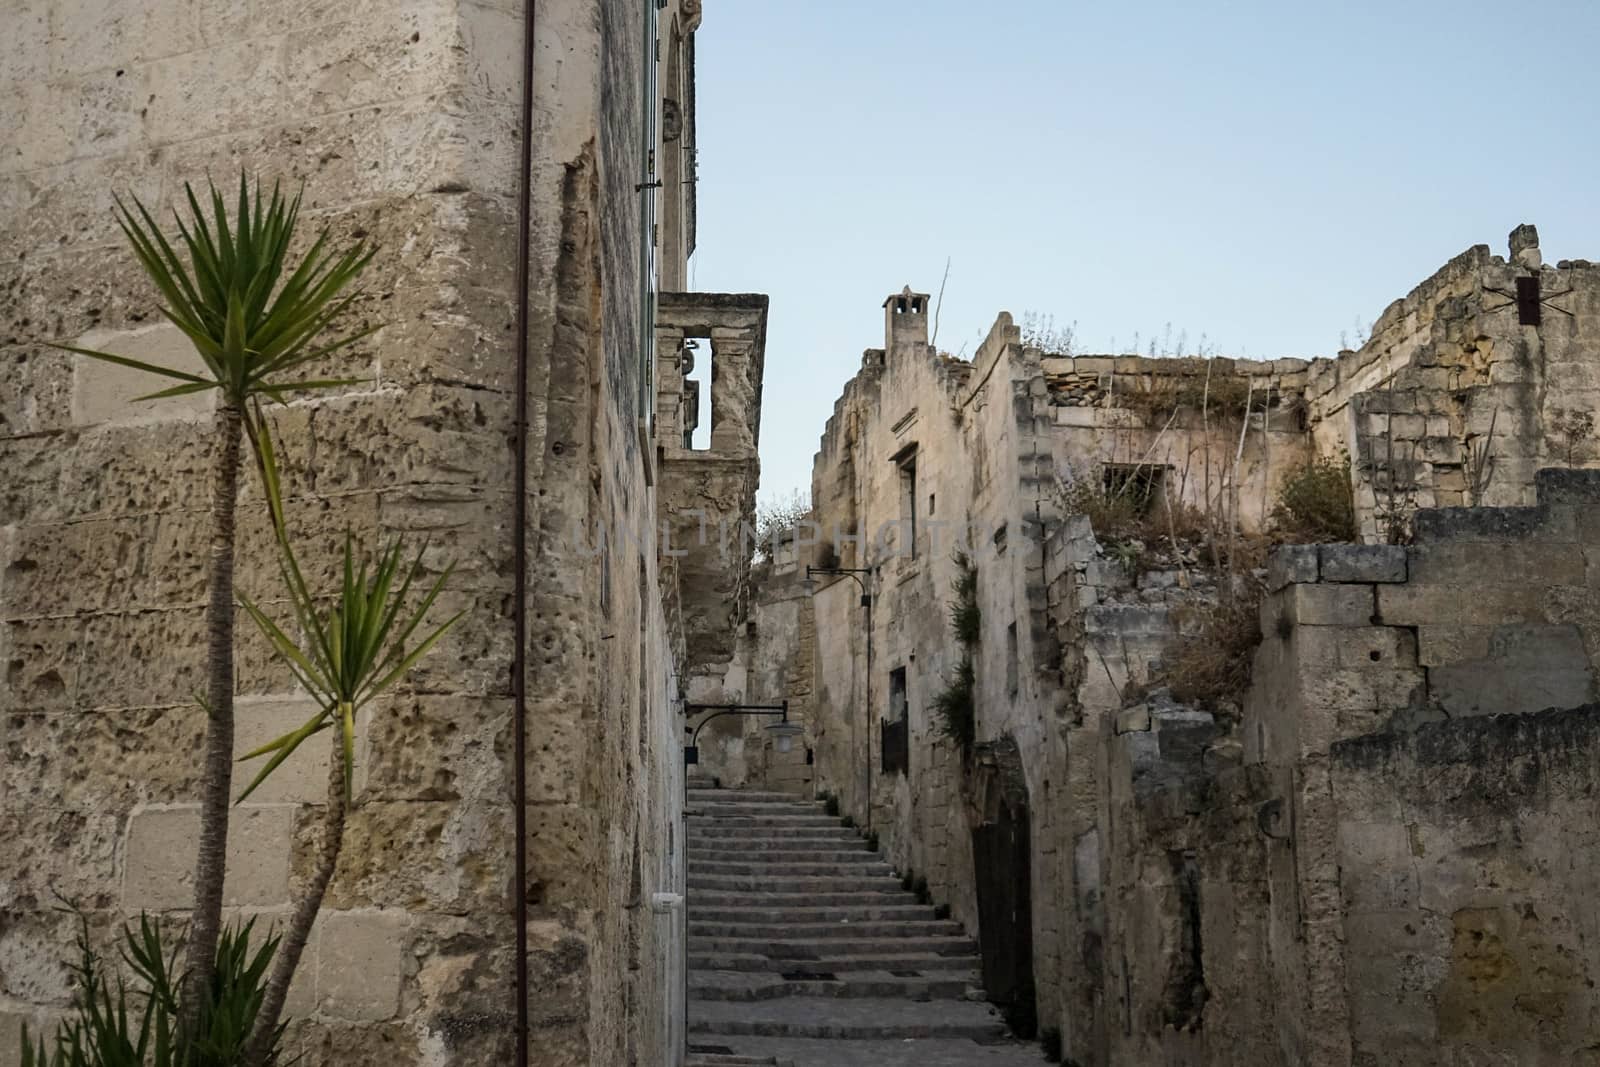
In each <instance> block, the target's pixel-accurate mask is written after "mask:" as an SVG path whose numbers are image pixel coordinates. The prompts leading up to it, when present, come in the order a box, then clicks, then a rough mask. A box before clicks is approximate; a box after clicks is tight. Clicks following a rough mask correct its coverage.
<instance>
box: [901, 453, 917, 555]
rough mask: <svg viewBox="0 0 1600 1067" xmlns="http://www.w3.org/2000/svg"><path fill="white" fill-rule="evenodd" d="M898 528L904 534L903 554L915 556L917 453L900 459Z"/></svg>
mask: <svg viewBox="0 0 1600 1067" xmlns="http://www.w3.org/2000/svg"><path fill="white" fill-rule="evenodd" d="M900 529H901V532H903V533H904V534H905V537H906V543H905V546H904V547H905V554H906V555H907V556H909V557H911V558H912V559H915V558H916V557H917V454H916V452H915V450H913V451H912V452H911V453H910V454H909V455H907V456H906V457H905V458H904V459H902V460H901V461H900Z"/></svg>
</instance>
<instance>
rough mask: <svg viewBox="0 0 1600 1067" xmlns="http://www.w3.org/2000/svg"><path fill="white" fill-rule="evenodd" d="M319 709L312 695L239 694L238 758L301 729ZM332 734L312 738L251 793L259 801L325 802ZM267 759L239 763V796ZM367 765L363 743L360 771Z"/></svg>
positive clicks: (359, 748) (236, 779)
mask: <svg viewBox="0 0 1600 1067" xmlns="http://www.w3.org/2000/svg"><path fill="white" fill-rule="evenodd" d="M316 711H317V702H316V701H314V700H312V699H311V698H310V697H308V696H265V697H252V696H245V697H238V698H236V699H235V700H234V704H233V714H234V737H233V752H234V759H235V760H238V759H240V758H241V757H242V756H243V755H244V754H245V753H246V752H250V751H252V750H254V749H257V748H260V747H261V746H262V745H264V744H266V743H267V742H269V741H272V740H274V739H276V738H279V737H282V736H283V735H284V734H286V733H289V732H290V731H292V730H296V729H299V728H300V727H301V726H302V725H304V724H305V722H306V721H307V720H308V719H310V718H311V716H312V715H314V714H315V713H316ZM330 736H331V735H330V734H326V733H325V734H320V735H318V736H316V737H313V738H310V739H308V740H307V741H306V742H305V743H304V744H302V745H301V746H300V747H299V748H298V749H297V750H295V754H294V755H292V756H290V757H289V758H288V759H286V760H284V761H283V762H282V763H280V764H279V765H278V768H277V770H275V771H273V772H272V774H271V775H269V776H268V777H267V779H266V781H264V782H262V783H261V785H259V786H257V787H256V791H255V792H254V793H251V794H250V802H251V803H253V804H321V803H323V802H324V801H325V800H326V799H327V796H328V758H329V740H328V739H329V737H330ZM265 763H266V760H265V759H264V758H257V759H254V760H250V761H249V762H247V763H239V764H238V765H237V767H236V768H235V770H234V774H233V781H234V790H233V792H234V795H235V796H238V795H239V794H240V793H242V792H243V791H244V789H245V787H246V786H248V785H249V784H250V781H251V780H252V779H253V778H254V777H255V776H256V774H257V773H258V772H259V771H260V769H261V768H262V767H263V766H265ZM362 770H363V760H362V746H360V745H358V746H357V749H356V773H357V774H358V775H359V774H361V773H362Z"/></svg>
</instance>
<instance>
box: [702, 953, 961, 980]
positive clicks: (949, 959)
mask: <svg viewBox="0 0 1600 1067" xmlns="http://www.w3.org/2000/svg"><path fill="white" fill-rule="evenodd" d="M897 947H898V946H897ZM980 963H981V960H980V959H979V957H978V954H977V950H976V949H974V950H973V951H972V952H970V953H968V954H964V955H963V954H959V953H952V954H951V955H948V956H940V955H935V954H932V953H926V952H923V953H917V952H903V953H899V952H897V953H885V954H884V955H881V956H866V955H863V956H830V955H821V956H818V955H811V956H809V957H808V958H806V959H785V958H782V957H773V956H768V955H765V954H763V953H760V952H702V953H700V954H698V955H695V954H692V953H691V955H690V957H689V969H690V970H691V971H761V972H772V973H774V974H784V973H787V972H791V971H797V970H804V971H809V972H811V973H818V972H822V973H828V974H843V973H848V972H855V971H888V972H890V973H893V972H895V971H907V972H909V971H916V972H918V973H919V974H922V973H927V972H933V971H940V972H943V971H955V972H957V973H962V974H966V975H968V976H969V979H970V980H971V981H973V982H976V981H977V972H978V967H979V964H980Z"/></svg>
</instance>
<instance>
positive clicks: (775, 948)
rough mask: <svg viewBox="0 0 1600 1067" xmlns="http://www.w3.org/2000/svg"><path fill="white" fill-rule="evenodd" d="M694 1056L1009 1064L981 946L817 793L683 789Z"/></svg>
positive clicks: (1016, 1061)
mask: <svg viewBox="0 0 1600 1067" xmlns="http://www.w3.org/2000/svg"><path fill="white" fill-rule="evenodd" d="M688 840H689V922H690V941H689V954H690V974H689V998H690V999H689V1050H690V1055H689V1064H690V1067H714V1065H738V1064H777V1065H783V1067H868V1065H871V1067H883V1065H887V1067H896V1065H901V1064H906V1065H910V1064H917V1065H919V1067H970V1065H980V1067H983V1065H994V1067H1013V1065H1020V1064H1035V1063H1038V1062H1040V1057H1039V1052H1038V1049H1037V1046H1034V1045H1031V1044H1026V1043H1022V1042H1018V1041H1015V1040H1012V1039H1010V1038H1009V1037H1008V1036H1007V1033H1006V1028H1005V1025H1004V1023H1003V1022H1002V1021H1001V1020H1000V1018H999V1015H998V1013H997V1012H996V1011H995V1010H994V1008H992V1007H991V1006H990V1005H989V1004H987V1003H985V1002H984V1000H983V998H982V993H981V990H979V988H978V986H979V978H978V969H979V958H978V950H977V946H976V945H975V944H974V942H973V941H972V940H971V938H969V937H968V936H967V935H966V933H965V932H964V931H963V930H962V928H961V926H960V925H959V924H958V923H955V922H952V921H950V920H948V919H940V918H937V917H936V912H935V909H934V908H933V907H932V906H930V905H925V904H919V903H918V902H917V900H916V898H915V897H914V896H913V895H912V894H911V893H910V892H908V891H906V890H905V889H904V888H903V887H902V886H901V884H900V882H899V880H898V879H897V878H896V877H895V876H894V873H893V872H892V871H891V870H890V868H889V865H888V864H887V863H885V862H883V861H882V860H881V859H880V858H879V856H878V855H877V853H875V852H872V851H870V850H869V849H868V848H867V842H866V841H865V840H864V839H863V838H862V837H861V836H860V835H859V834H858V833H857V832H856V831H855V830H853V829H851V828H849V827H847V826H845V825H844V824H843V823H842V821H841V820H840V819H838V818H836V817H833V816H829V815H827V814H825V813H824V811H823V810H822V807H821V806H820V805H818V804H816V803H811V802H805V801H799V800H796V799H795V798H793V797H789V796H786V795H784V794H780V793H763V792H754V791H747V790H717V789H710V788H703V787H702V788H691V789H690V791H689V838H688Z"/></svg>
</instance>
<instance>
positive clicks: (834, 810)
mask: <svg viewBox="0 0 1600 1067" xmlns="http://www.w3.org/2000/svg"><path fill="white" fill-rule="evenodd" d="M822 810H823V811H825V812H827V813H828V815H830V816H832V817H834V818H837V817H838V815H839V798H838V797H836V796H834V795H833V794H832V793H828V794H827V795H826V796H825V797H824V799H823V802H822Z"/></svg>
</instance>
